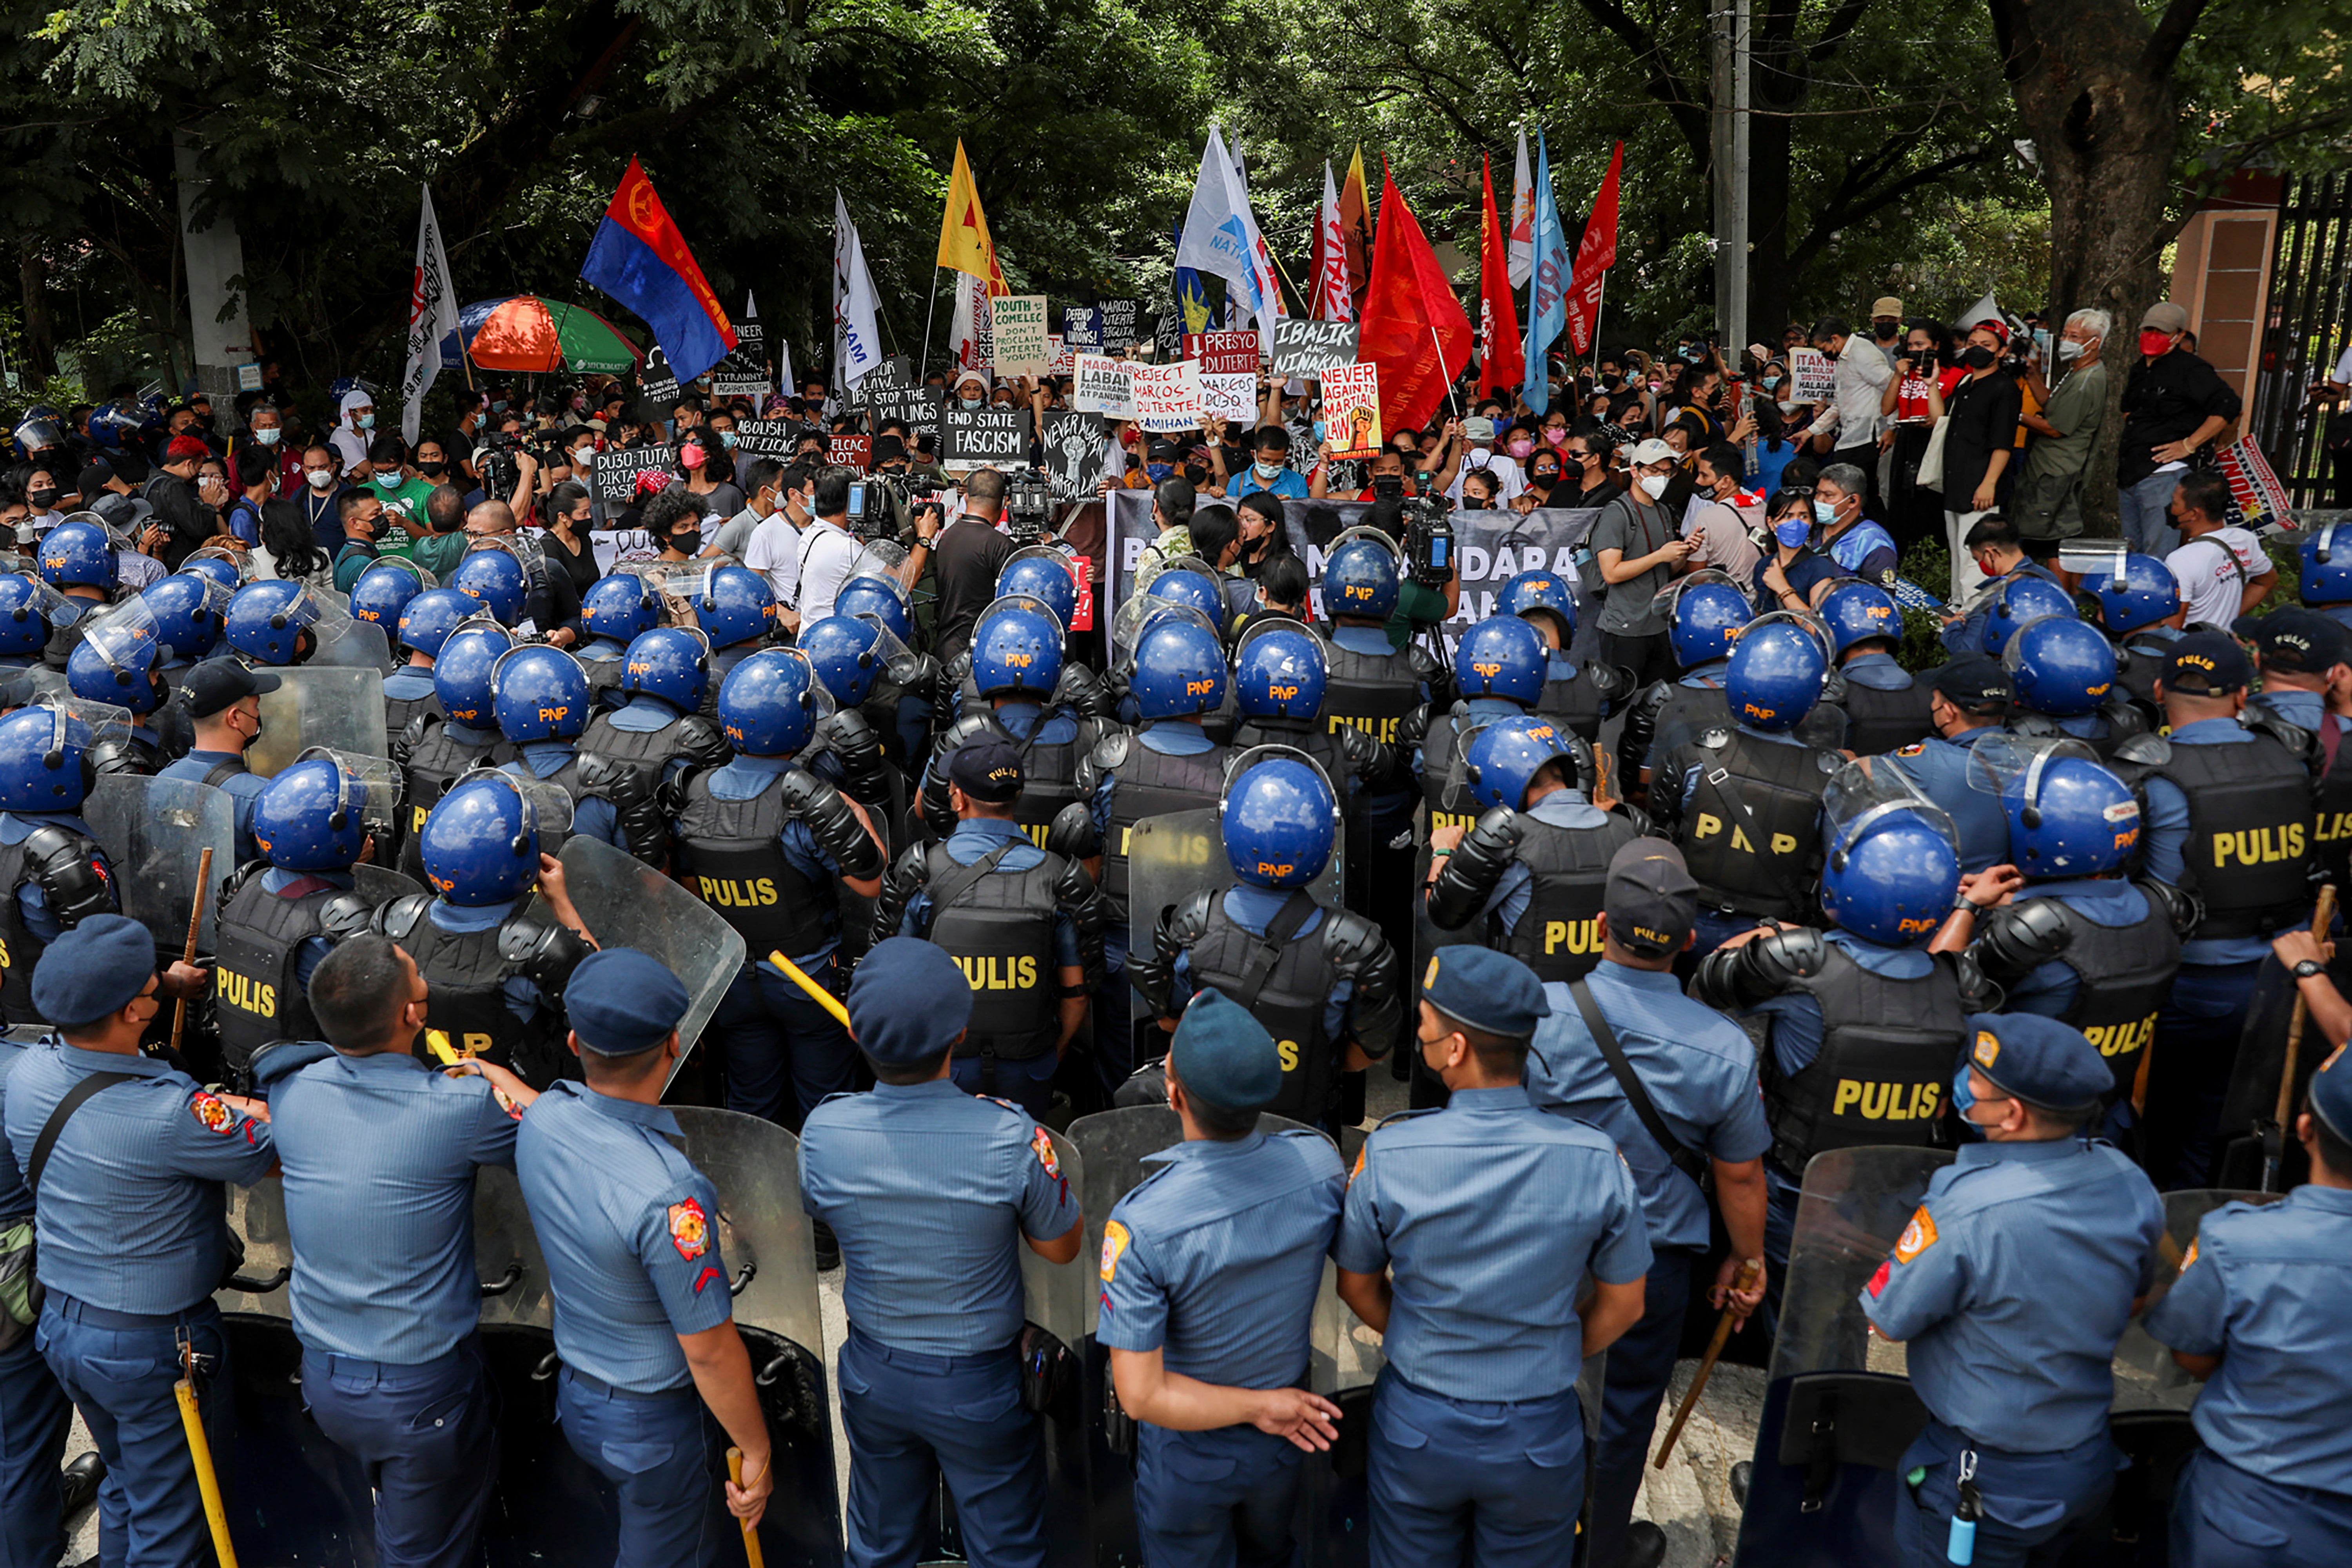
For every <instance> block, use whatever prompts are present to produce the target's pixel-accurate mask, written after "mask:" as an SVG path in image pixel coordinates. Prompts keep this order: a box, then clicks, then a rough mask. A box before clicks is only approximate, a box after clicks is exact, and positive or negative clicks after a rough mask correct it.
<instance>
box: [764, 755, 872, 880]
mask: <svg viewBox="0 0 2352 1568" xmlns="http://www.w3.org/2000/svg"><path fill="white" fill-rule="evenodd" d="M777 788H778V789H782V791H783V797H784V806H785V809H786V810H790V811H791V812H792V814H793V817H795V818H796V819H798V820H799V821H802V822H803V823H805V824H806V825H807V827H808V831H810V832H812V833H814V834H815V835H816V841H817V843H818V844H819V845H820V846H822V847H823V849H824V852H825V853H827V854H829V855H831V856H832V857H833V858H834V862H835V864H837V865H839V866H840V867H841V874H842V875H843V876H845V877H848V878H851V879H853V880H855V881H858V882H864V881H866V879H867V878H869V877H875V876H879V875H881V874H882V863H883V857H882V846H881V845H879V844H877V843H876V842H875V841H874V836H873V835H872V834H871V833H868V832H867V831H866V824H865V823H863V822H861V821H858V820H857V813H856V812H855V811H853V810H850V809H849V800H848V799H847V798H846V797H845V796H844V795H843V794H842V792H841V791H840V790H838V789H835V788H834V787H833V786H832V785H830V784H828V783H826V782H825V781H824V779H820V778H818V777H817V776H816V775H815V774H814V773H812V772H810V771H809V770H808V769H807V768H793V769H792V770H791V771H790V772H788V773H786V774H785V775H784V776H783V778H782V779H781V780H779V781H778V784H777Z"/></svg>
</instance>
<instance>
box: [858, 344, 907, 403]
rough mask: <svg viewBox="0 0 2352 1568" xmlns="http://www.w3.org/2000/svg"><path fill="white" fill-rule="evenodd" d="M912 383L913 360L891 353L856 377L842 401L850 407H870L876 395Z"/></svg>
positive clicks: (878, 395) (898, 389) (895, 390)
mask: <svg viewBox="0 0 2352 1568" xmlns="http://www.w3.org/2000/svg"><path fill="white" fill-rule="evenodd" d="M914 384H915V362H914V361H912V360H910V359H908V357H907V356H906V355H904V354H893V355H891V356H890V357H889V358H888V359H887V360H885V361H882V362H881V363H880V364H878V365H877V366H875V367H874V368H873V369H872V370H870V371H866V373H865V374H864V375H862V376H860V377H858V378H857V384H856V386H854V387H852V388H850V389H849V395H848V397H847V398H846V399H845V400H844V401H845V402H846V404H847V405H848V406H849V407H851V408H871V407H872V406H873V405H874V400H875V399H877V397H881V396H883V395H885V394H887V393H889V392H898V391H900V390H902V389H904V388H907V387H910V386H912V385H914Z"/></svg>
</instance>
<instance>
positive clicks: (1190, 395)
mask: <svg viewBox="0 0 2352 1568" xmlns="http://www.w3.org/2000/svg"><path fill="white" fill-rule="evenodd" d="M1132 369H1133V373H1134V378H1135V422H1136V423H1138V424H1139V425H1141V426H1143V428H1144V429H1146V430H1149V431H1154V432H1157V433H1159V434H1169V433H1171V432H1174V431H1179V430H1197V429H1199V428H1200V424H1201V367H1200V366H1198V365H1196V364H1194V363H1193V362H1192V361H1190V360H1179V361H1176V362H1175V363H1174V364H1172V365H1136V366H1134V367H1132Z"/></svg>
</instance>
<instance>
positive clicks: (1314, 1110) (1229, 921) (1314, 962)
mask: <svg viewBox="0 0 2352 1568" xmlns="http://www.w3.org/2000/svg"><path fill="white" fill-rule="evenodd" d="M1329 919H1330V914H1329V912H1328V911H1326V912H1325V914H1324V915H1323V920H1324V921H1325V922H1328V920H1329ZM1323 935H1324V932H1323V925H1322V924H1321V923H1318V925H1316V926H1315V928H1314V929H1313V930H1312V931H1310V932H1308V933H1307V934H1306V935H1305V936H1294V937H1292V938H1291V939H1290V940H1289V941H1288V942H1286V943H1285V944H1284V945H1283V947H1282V953H1281V956H1279V957H1277V958H1276V959H1275V961H1274V966H1273V967H1272V968H1270V969H1269V970H1267V971H1266V978H1265V985H1264V987H1263V988H1260V990H1259V991H1258V994H1257V1000H1256V1002H1255V1004H1254V1005H1253V1006H1252V1007H1251V1008H1250V1013H1251V1016H1252V1017H1254V1018H1255V1019H1257V1021H1258V1022H1260V1023H1262V1024H1264V1025H1265V1029H1266V1032H1267V1033H1269V1034H1271V1035H1273V1036H1274V1039H1275V1044H1276V1049H1277V1050H1278V1051H1280V1053H1281V1057H1282V1091H1281V1092H1280V1093H1279V1094H1277V1095H1276V1097H1275V1100H1274V1102H1273V1103H1271V1104H1269V1105H1267V1106H1266V1107H1265V1109H1267V1110H1269V1111H1271V1112H1273V1113H1275V1114H1276V1115H1278V1116H1287V1117H1289V1118H1290V1119H1291V1120H1292V1121H1294V1122H1306V1123H1309V1124H1312V1123H1316V1122H1319V1121H1320V1120H1321V1119H1322V1117H1323V1113H1324V1111H1325V1110H1326V1109H1327V1108H1328V1103H1329V1101H1330V1098H1331V1094H1332V1092H1333V1090H1334V1089H1335V1088H1336V1087H1337V1083H1338V1074H1339V1047H1338V1042H1336V1041H1334V1040H1330V1039H1328V1037H1326V1036H1325V1034H1324V1032H1323V1013H1324V1009H1325V1008H1326V1007H1328V1005H1329V1003H1330V999H1331V989H1332V987H1333V986H1334V985H1335V984H1336V983H1337V982H1338V979H1339V976H1338V974H1337V973H1336V972H1335V971H1334V970H1333V969H1332V967H1331V962H1330V960H1329V959H1328V957H1326V956H1324V951H1323ZM1265 945H1266V944H1265V937H1263V936H1257V935H1255V934H1254V933H1252V932H1251V931H1249V930H1248V929H1247V928H1245V927H1244V926H1243V925H1241V923H1240V922H1238V921H1236V920H1235V919H1234V917H1233V916H1232V915H1227V914H1226V913H1225V897H1224V894H1216V895H1214V896H1213V897H1212V898H1211V899H1210V900H1209V918H1208V923H1207V925H1205V926H1204V927H1203V928H1202V932H1201V938H1200V940H1199V941H1197V942H1195V943H1193V944H1192V948H1191V951H1190V957H1191V967H1192V978H1193V980H1194V981H1195V982H1196V983H1197V984H1198V985H1201V986H1203V987H1206V988H1209V989H1211V990H1214V991H1221V992H1223V994H1224V995H1225V996H1226V997H1228V998H1233V999H1234V1000H1236V1001H1238V1000H1240V999H1241V996H1242V992H1243V990H1244V988H1245V982H1246V980H1247V978H1248V976H1249V974H1250V970H1251V967H1252V965H1253V964H1254V963H1255V960H1256V959H1257V958H1258V956H1259V955H1260V954H1261V953H1262V952H1263V950H1264V949H1265Z"/></svg>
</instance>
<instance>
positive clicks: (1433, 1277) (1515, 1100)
mask: <svg viewBox="0 0 2352 1568" xmlns="http://www.w3.org/2000/svg"><path fill="white" fill-rule="evenodd" d="M1331 1257H1332V1260H1334V1261H1335V1262H1337V1263H1338V1264H1339V1267H1340V1268H1342V1269H1345V1270H1348V1271H1349V1273H1351V1274H1377V1273H1379V1272H1380V1271H1381V1270H1382V1269H1387V1270H1390V1271H1391V1285H1392V1288H1393V1290H1394V1291H1395V1300H1394V1303H1393V1304H1392V1305H1391V1308H1390V1312H1389V1328H1388V1333H1387V1335H1386V1337H1385V1338H1384V1339H1383V1341H1382V1343H1381V1349H1382V1351H1383V1352H1384V1353H1385V1354H1387V1356H1388V1359H1389V1364H1390V1365H1391V1366H1393V1367H1394V1368H1395V1369H1396V1373H1397V1375H1398V1376H1400V1377H1402V1378H1403V1379H1404V1380H1405V1381H1406V1382H1408V1383H1411V1384H1412V1385H1415V1386H1416V1387H1420V1388H1423V1389H1426V1390H1428V1391H1429V1392H1431V1393H1433V1394H1440V1395H1444V1396H1446V1397H1448V1398H1453V1399H1466V1400H1488V1401H1510V1400H1528V1399H1542V1398H1546V1397H1549V1396H1552V1395H1555V1394H1558V1393H1559V1392H1561V1391H1562V1390H1564V1389H1566V1388H1567V1387H1569V1386H1570V1385H1571V1384H1573V1383H1574V1382H1575V1381H1576V1376H1577V1373H1578V1371H1579V1370H1580V1368H1581V1367H1582V1365H1583V1355H1584V1348H1583V1326H1582V1322H1581V1321H1580V1318H1579V1317H1578V1315H1577V1302H1578V1301H1580V1300H1582V1299H1583V1297H1584V1296H1585V1295H1586V1294H1587V1293H1588V1288H1587V1281H1588V1280H1598V1281H1602V1282H1603V1283H1606V1284H1612V1285H1627V1284H1632V1283H1633V1281H1636V1280H1639V1279H1641V1278H1642V1276H1643V1275H1644V1274H1646V1273H1648V1272H1649V1270H1650V1240H1649V1237H1648V1234H1647V1228H1646V1227H1645V1226H1644V1224H1643V1219H1642V1205H1641V1197H1640V1195H1639V1194H1638V1193H1636V1192H1635V1191H1634V1189H1633V1175H1632V1173H1631V1172H1629V1171H1628V1170H1627V1169H1626V1168H1625V1162H1624V1160H1623V1159H1622V1157H1620V1156H1619V1155H1618V1153H1617V1151H1616V1149H1615V1148H1614V1147H1612V1145H1611V1144H1610V1142H1609V1138H1608V1135H1607V1134H1604V1133H1602V1132H1601V1131H1600V1130H1598V1129H1596V1128H1593V1127H1589V1126H1585V1125H1582V1124H1579V1123H1576V1122H1571V1121H1569V1120H1567V1119H1566V1118H1564V1117H1559V1116H1549V1115H1546V1114H1544V1113H1542V1112H1540V1111H1538V1110H1537V1109H1536V1107H1535V1103H1534V1102H1533V1101H1531V1100H1529V1099H1528V1092H1527V1091H1526V1090H1524V1089H1517V1088H1514V1089H1457V1090H1455V1091H1454V1096H1453V1099H1452V1100H1451V1101H1450V1102H1449V1103H1447V1105H1446V1107H1445V1109H1444V1110H1443V1111H1437V1112H1432V1113H1424V1114H1419V1115H1406V1116H1401V1117H1392V1118H1391V1119H1390V1120H1389V1121H1387V1122H1386V1123H1383V1124H1381V1126H1379V1127H1377V1128H1375V1129H1374V1130H1373V1132H1372V1134H1371V1136H1370V1137H1369V1138H1367V1139H1366V1140H1365V1141H1364V1146H1363V1148H1362V1150H1361V1151H1360V1153H1359V1154H1358V1155H1357V1156H1356V1168H1355V1171H1354V1174H1352V1175H1351V1176H1349V1178H1348V1197H1347V1204H1346V1207H1345V1209H1344V1210H1343V1212H1342V1216H1341V1218H1340V1221H1339V1241H1338V1243H1337V1244H1336V1245H1335V1246H1334V1247H1333V1249H1332V1251H1331Z"/></svg>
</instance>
